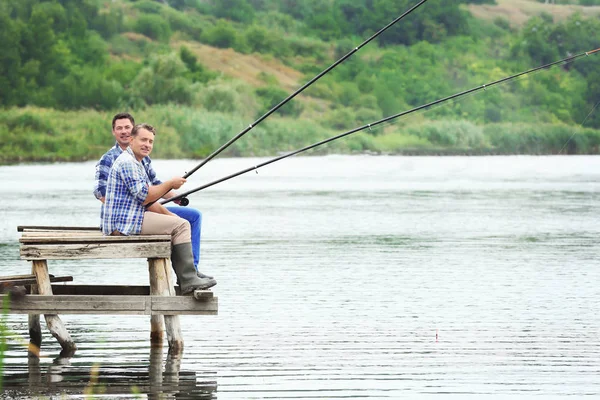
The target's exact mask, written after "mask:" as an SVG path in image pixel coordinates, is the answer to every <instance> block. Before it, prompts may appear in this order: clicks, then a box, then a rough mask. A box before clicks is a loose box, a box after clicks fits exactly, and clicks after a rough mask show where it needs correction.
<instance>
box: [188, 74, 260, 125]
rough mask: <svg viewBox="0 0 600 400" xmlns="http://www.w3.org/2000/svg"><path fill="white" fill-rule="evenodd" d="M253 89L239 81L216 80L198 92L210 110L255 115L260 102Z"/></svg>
mask: <svg viewBox="0 0 600 400" xmlns="http://www.w3.org/2000/svg"><path fill="white" fill-rule="evenodd" d="M250 90H251V89H250V88H248V87H247V86H245V85H243V84H241V83H239V82H228V81H215V82H212V83H210V84H208V85H206V86H205V87H204V88H202V89H201V90H200V91H199V93H198V100H199V102H200V104H201V105H202V106H203V107H204V108H205V109H206V110H208V111H216V112H223V113H232V114H234V115H241V116H247V117H248V118H251V117H253V116H254V115H255V114H256V112H257V110H258V104H257V102H256V99H255V97H254V96H253V95H252V93H251V91H250Z"/></svg>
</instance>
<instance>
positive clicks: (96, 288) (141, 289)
mask: <svg viewBox="0 0 600 400" xmlns="http://www.w3.org/2000/svg"><path fill="white" fill-rule="evenodd" d="M168 278H169V277H168ZM169 282H170V284H171V285H172V284H173V282H172V279H169ZM167 284H169V283H167ZM169 287H170V290H169V293H170V295H171V296H180V295H181V290H180V289H179V286H170V285H169ZM52 293H54V294H80V295H93V296H119V295H121V296H134V295H138V296H148V295H149V294H150V286H143V285H140V286H132V285H52ZM213 296H214V292H212V291H210V290H196V291H195V292H194V298H195V299H196V300H198V301H204V300H206V299H210V298H212V297H213Z"/></svg>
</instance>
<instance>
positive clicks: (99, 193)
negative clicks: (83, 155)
mask: <svg viewBox="0 0 600 400" xmlns="http://www.w3.org/2000/svg"><path fill="white" fill-rule="evenodd" d="M134 125H135V120H134V119H133V116H132V115H131V114H129V113H119V114H117V115H115V116H114V117H113V120H112V134H113V136H114V137H115V139H116V141H117V143H116V144H115V145H114V146H113V147H112V148H111V149H110V150H108V151H107V152H106V153H104V155H103V156H102V158H101V159H100V161H98V163H97V164H96V180H95V186H94V195H95V196H96V198H97V199H98V200H100V201H101V202H104V196H105V195H106V179H107V178H108V172H109V171H110V168H111V167H112V165H113V163H114V162H115V160H116V159H117V157H119V155H120V154H121V153H122V152H123V151H124V150H125V149H127V146H129V141H130V140H131V129H132V128H133V126H134ZM142 165H143V166H144V169H145V170H146V174H147V175H148V179H149V180H150V183H151V184H152V185H158V184H160V183H161V181H160V180H159V179H158V178H157V177H156V172H154V169H153V168H152V160H151V159H150V157H144V159H143V160H142ZM174 195H175V193H174V192H172V191H171V192H168V193H165V194H163V196H162V197H164V198H166V199H168V198H170V197H173V196H174ZM167 209H168V210H169V211H171V212H172V213H173V214H175V215H177V216H179V217H181V218H183V219H185V220H186V221H188V222H189V223H190V228H191V230H192V252H193V253H194V266H195V267H196V269H198V264H199V262H200V234H201V229H202V214H201V213H200V211H198V210H196V209H195V208H192V207H167ZM198 276H199V277H200V278H212V276H208V275H204V274H203V273H202V272H199V271H198Z"/></svg>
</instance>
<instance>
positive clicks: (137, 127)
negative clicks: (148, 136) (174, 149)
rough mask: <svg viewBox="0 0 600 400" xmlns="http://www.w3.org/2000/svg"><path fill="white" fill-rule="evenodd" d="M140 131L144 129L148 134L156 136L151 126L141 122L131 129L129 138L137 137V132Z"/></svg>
mask: <svg viewBox="0 0 600 400" xmlns="http://www.w3.org/2000/svg"><path fill="white" fill-rule="evenodd" d="M140 129H145V130H147V131H148V132H152V134H153V135H155V136H156V129H154V127H153V126H152V125H150V124H147V123H145V122H142V123H141V124H138V125H136V126H134V127H133V129H132V130H131V136H137V134H138V131H139V130H140Z"/></svg>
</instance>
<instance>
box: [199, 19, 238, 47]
mask: <svg viewBox="0 0 600 400" xmlns="http://www.w3.org/2000/svg"><path fill="white" fill-rule="evenodd" d="M200 40H202V42H204V43H207V44H210V45H212V46H215V47H220V48H224V49H226V48H232V47H236V44H237V43H238V41H239V39H238V33H237V31H236V30H235V28H234V27H233V26H232V25H231V24H230V23H229V22H227V21H224V20H219V21H218V22H217V23H216V24H215V26H213V27H212V28H209V29H207V30H205V31H204V32H203V33H202V36H201V37H200Z"/></svg>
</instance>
